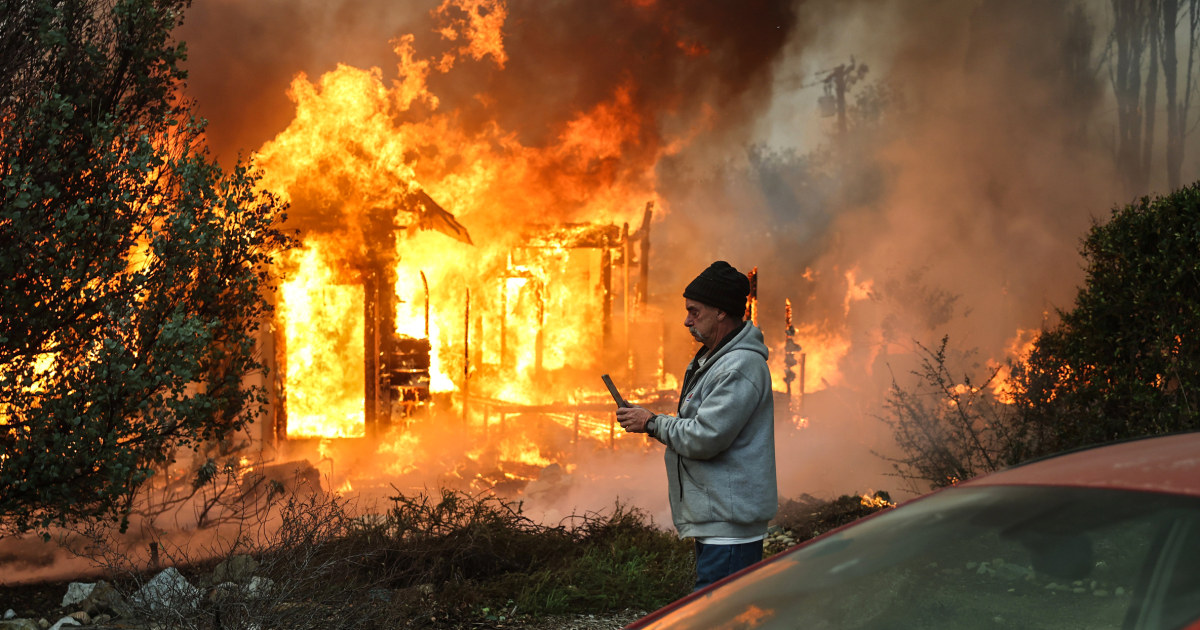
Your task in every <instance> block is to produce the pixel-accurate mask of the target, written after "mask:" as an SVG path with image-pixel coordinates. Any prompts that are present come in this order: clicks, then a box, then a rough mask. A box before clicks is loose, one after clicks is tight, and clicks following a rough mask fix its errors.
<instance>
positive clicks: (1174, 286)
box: [1014, 184, 1200, 453]
mask: <svg viewBox="0 0 1200 630" xmlns="http://www.w3.org/2000/svg"><path fill="white" fill-rule="evenodd" d="M1082 253H1083V256H1084V258H1085V259H1086V261H1087V276H1086V284H1085V286H1084V287H1083V288H1082V289H1081V290H1080V291H1079V293H1078V295H1077V296H1076V299H1075V307H1074V308H1073V309H1072V310H1070V311H1068V312H1062V313H1060V317H1061V321H1060V323H1059V324H1058V325H1057V326H1055V327H1054V328H1052V329H1049V330H1047V331H1045V332H1044V333H1043V334H1042V335H1041V336H1040V337H1039V338H1038V340H1037V341H1036V343H1035V346H1034V350H1033V352H1032V354H1031V355H1030V357H1029V359H1028V361H1027V362H1026V363H1025V364H1024V365H1022V366H1019V369H1017V370H1016V371H1015V372H1014V381H1015V385H1016V401H1017V404H1018V410H1019V413H1020V415H1021V417H1022V419H1021V420H1020V421H1019V422H1020V425H1021V426H1020V430H1021V431H1022V432H1023V434H1024V438H1023V439H1024V440H1025V441H1026V442H1027V443H1028V444H1030V446H1031V448H1033V449H1034V450H1036V451H1037V452H1038V453H1049V452H1054V451H1058V450H1063V449H1067V448H1071V447H1076V446H1080V445H1084V444H1090V443H1098V442H1106V441H1111V440H1116V439H1122V438H1129V437H1137V436H1143V435H1153V434H1159V433H1167V432H1172V431H1181V430H1189V429H1196V428H1200V398H1198V394H1200V336H1198V332H1197V331H1200V184H1192V185H1191V186H1188V187H1185V188H1182V189H1180V190H1178V191H1176V192H1174V193H1172V194H1170V195H1167V196H1165V197H1157V198H1153V199H1151V198H1148V197H1146V198H1142V199H1141V200H1140V201H1139V202H1137V203H1135V204H1131V205H1128V206H1126V207H1124V208H1123V209H1118V210H1114V212H1113V216H1112V219H1111V220H1110V221H1109V222H1108V223H1107V224H1103V225H1099V224H1097V225H1094V226H1093V227H1092V229H1091V231H1090V233H1089V235H1088V237H1087V239H1086V240H1085V242H1084V245H1083V252H1082Z"/></svg>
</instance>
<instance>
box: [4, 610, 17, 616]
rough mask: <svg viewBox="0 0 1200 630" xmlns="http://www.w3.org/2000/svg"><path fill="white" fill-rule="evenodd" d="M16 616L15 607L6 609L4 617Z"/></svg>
mask: <svg viewBox="0 0 1200 630" xmlns="http://www.w3.org/2000/svg"><path fill="white" fill-rule="evenodd" d="M16 616H17V611H15V610H13V609H11V608H9V609H8V610H6V611H4V618H5V619H12V618H13V617H16Z"/></svg>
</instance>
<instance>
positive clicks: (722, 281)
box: [683, 260, 750, 320]
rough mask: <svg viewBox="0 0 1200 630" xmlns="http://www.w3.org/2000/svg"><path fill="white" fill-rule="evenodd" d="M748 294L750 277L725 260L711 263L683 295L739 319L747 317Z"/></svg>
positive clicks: (688, 286)
mask: <svg viewBox="0 0 1200 630" xmlns="http://www.w3.org/2000/svg"><path fill="white" fill-rule="evenodd" d="M748 295H750V279H749V278H747V277H746V274H744V273H742V272H740V271H738V270H737V269H734V268H733V265H730V264H729V263H727V262H725V261H724V260H718V261H717V262H715V263H713V264H711V265H709V266H708V269H705V270H704V271H701V272H700V275H698V276H696V279H695V280H692V283H691V284H689V285H687V288H686V289H684V290H683V297H685V298H687V299H689V300H696V301H697V302H700V303H702V304H707V305H709V306H714V307H716V308H719V309H721V310H722V311H725V312H726V313H728V314H730V315H732V316H733V317H736V318H737V319H738V320H741V319H743V318H745V317H746V296H748Z"/></svg>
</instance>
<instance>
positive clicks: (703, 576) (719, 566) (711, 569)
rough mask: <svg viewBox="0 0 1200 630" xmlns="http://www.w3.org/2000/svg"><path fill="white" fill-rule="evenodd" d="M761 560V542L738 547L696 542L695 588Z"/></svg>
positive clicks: (702, 586) (700, 587)
mask: <svg viewBox="0 0 1200 630" xmlns="http://www.w3.org/2000/svg"><path fill="white" fill-rule="evenodd" d="M762 559H763V543H762V541H761V540H756V541H754V542H748V543H741V544H738V545H706V544H704V543H702V542H700V541H696V588H695V589H694V590H697V591H698V590H700V589H702V588H704V587H705V586H708V585H709V584H712V583H713V582H716V581H717V580H720V579H721V578H723V577H725V576H729V575H733V574H734V573H737V572H738V571H741V570H742V569H745V568H746V567H748V566H750V565H752V564H754V563H756V562H758V561H759V560H762Z"/></svg>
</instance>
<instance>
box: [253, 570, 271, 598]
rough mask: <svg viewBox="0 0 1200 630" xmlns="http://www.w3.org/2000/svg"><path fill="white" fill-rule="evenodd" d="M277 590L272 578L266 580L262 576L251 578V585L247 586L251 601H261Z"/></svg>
mask: <svg viewBox="0 0 1200 630" xmlns="http://www.w3.org/2000/svg"><path fill="white" fill-rule="evenodd" d="M273 590H275V582H274V581H272V580H271V578H265V577H262V576H261V575H256V576H254V577H252V578H250V583H249V584H247V585H246V595H247V596H248V597H249V598H250V599H260V598H263V597H266V596H268V595H270V594H271V591H273Z"/></svg>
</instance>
